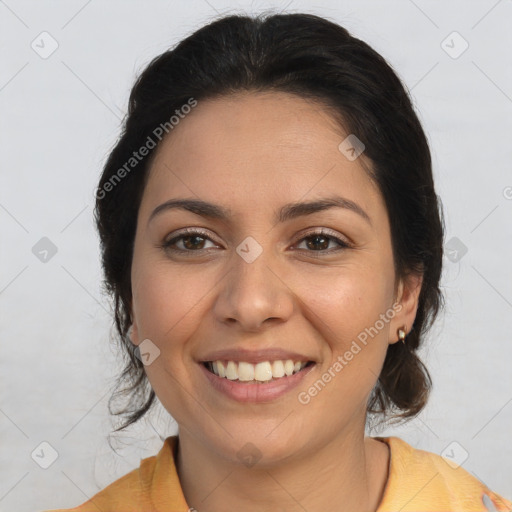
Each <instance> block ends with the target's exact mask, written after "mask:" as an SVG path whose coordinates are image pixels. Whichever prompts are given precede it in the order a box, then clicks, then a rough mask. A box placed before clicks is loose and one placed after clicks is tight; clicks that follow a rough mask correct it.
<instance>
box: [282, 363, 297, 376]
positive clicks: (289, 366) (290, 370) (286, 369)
mask: <svg viewBox="0 0 512 512" xmlns="http://www.w3.org/2000/svg"><path fill="white" fill-rule="evenodd" d="M294 367H295V366H294V364H293V361H292V360H291V359H288V360H287V361H286V362H285V363H284V373H286V375H288V376H290V375H291V374H292V373H293V369H294Z"/></svg>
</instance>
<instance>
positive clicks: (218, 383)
mask: <svg viewBox="0 0 512 512" xmlns="http://www.w3.org/2000/svg"><path fill="white" fill-rule="evenodd" d="M199 366H200V367H201V369H202V371H203V373H204V374H205V375H206V378H207V379H208V380H209V381H210V383H211V385H212V386H213V387H214V388H215V389H216V390H217V391H220V392H221V393H224V394H225V395H227V396H228V397H229V398H232V399H233V400H237V401H238V402H270V401H272V400H276V399H277V398H280V397H281V396H283V395H285V394H286V393H288V392H289V391H291V390H292V389H293V388H294V387H296V386H298V384H299V383H300V382H301V381H302V379H303V378H304V377H305V376H306V375H307V374H308V373H309V372H310V371H311V370H313V368H314V367H315V364H312V365H311V366H308V367H306V368H303V369H302V370H301V371H300V372H297V373H295V374H293V375H290V376H289V377H281V378H280V379H277V380H273V381H270V382H261V383H259V382H248V383H245V382H239V381H237V380H229V379H226V378H225V377H219V376H218V375H215V374H214V373H212V372H210V371H209V370H207V369H206V367H205V366H204V364H202V363H199Z"/></svg>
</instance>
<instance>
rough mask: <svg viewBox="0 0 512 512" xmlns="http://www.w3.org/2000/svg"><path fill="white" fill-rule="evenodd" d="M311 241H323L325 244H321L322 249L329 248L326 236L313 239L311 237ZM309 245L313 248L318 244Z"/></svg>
mask: <svg viewBox="0 0 512 512" xmlns="http://www.w3.org/2000/svg"><path fill="white" fill-rule="evenodd" d="M310 240H323V241H324V243H323V244H321V245H322V247H321V248H322V249H325V248H327V246H328V245H329V241H328V239H327V237H325V236H324V235H314V236H311V237H310ZM325 242H326V243H325ZM308 245H310V246H311V245H312V246H315V245H317V244H315V243H313V244H308ZM310 248H311V247H310ZM313 248H314V247H313Z"/></svg>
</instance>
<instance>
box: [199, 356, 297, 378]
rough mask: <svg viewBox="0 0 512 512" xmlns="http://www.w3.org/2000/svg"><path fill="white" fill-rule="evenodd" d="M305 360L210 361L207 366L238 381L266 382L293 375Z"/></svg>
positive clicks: (221, 375)
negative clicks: (255, 362) (258, 361)
mask: <svg viewBox="0 0 512 512" xmlns="http://www.w3.org/2000/svg"><path fill="white" fill-rule="evenodd" d="M306 364H307V361H292V360H291V359H287V360H285V361H281V360H277V361H273V362H272V363H271V362H270V361H263V362H261V363H257V364H251V363H246V362H245V361H240V362H238V363H237V362H235V361H211V362H210V363H208V365H207V366H208V368H209V369H210V370H211V371H212V372H213V373H215V375H218V376H219V377H225V378H227V379H229V380H239V381H240V382H251V381H258V382H268V381H270V380H272V379H280V378H281V377H284V376H287V377H289V376H290V375H293V374H294V373H297V372H299V371H300V370H302V369H303V368H304V367H305V366H306Z"/></svg>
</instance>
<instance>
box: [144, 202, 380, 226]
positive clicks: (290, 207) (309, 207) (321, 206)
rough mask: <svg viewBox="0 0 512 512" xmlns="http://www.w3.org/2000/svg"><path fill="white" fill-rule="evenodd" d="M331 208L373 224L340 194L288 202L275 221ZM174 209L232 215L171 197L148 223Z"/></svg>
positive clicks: (213, 216) (210, 205) (218, 216)
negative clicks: (344, 211) (354, 214)
mask: <svg viewBox="0 0 512 512" xmlns="http://www.w3.org/2000/svg"><path fill="white" fill-rule="evenodd" d="M330 208H344V209H346V210H350V211H353V212H354V213H357V214H358V215H359V216H360V217H362V218H363V219H364V220H365V221H366V222H368V223H369V224H370V225H371V224H372V222H371V220H370V217H369V215H368V214H367V213H366V212H365V211H364V210H363V209H362V208H361V207H360V206H359V205H358V204H357V203H355V202H354V201H351V200H350V199H346V198H344V197H340V196H331V197H326V198H322V199H316V200H314V201H308V202H303V203H298V202H296V203H289V204H286V205H284V206H283V207H281V208H280V209H279V210H278V211H277V212H276V214H275V217H274V222H276V223H278V222H281V223H282V222H286V221H288V220H291V219H295V218H297V217H302V216H304V215H312V214H314V213H317V212H321V211H324V210H328V209H330ZM172 209H182V210H187V211H189V212H192V213H195V214H196V215H200V216H202V217H206V218H210V219H215V220H222V221H228V220H229V218H230V217H232V212H231V210H230V209H229V208H225V207H223V206H220V205H217V204H213V203H209V202H206V201H203V200H201V199H170V200H169V201H166V202H165V203H162V204H161V205H159V206H157V207H156V208H155V209H154V210H153V212H152V213H151V215H150V216H149V219H148V223H149V222H150V221H151V220H152V219H153V218H154V217H156V216H157V215H158V214H160V213H162V212H164V211H168V210H172Z"/></svg>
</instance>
